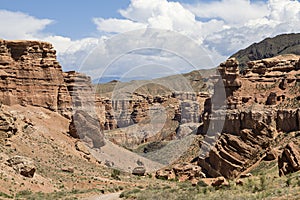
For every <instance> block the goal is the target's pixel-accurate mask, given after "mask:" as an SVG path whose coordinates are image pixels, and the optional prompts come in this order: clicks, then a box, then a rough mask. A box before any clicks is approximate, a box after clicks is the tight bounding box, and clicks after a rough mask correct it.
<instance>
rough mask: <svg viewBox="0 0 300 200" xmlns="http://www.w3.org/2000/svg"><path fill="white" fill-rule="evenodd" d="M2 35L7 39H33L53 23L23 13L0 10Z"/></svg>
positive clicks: (0, 30)
mask: <svg viewBox="0 0 300 200" xmlns="http://www.w3.org/2000/svg"><path fill="white" fill-rule="evenodd" d="M0 19H1V20H0V27H1V29H0V35H1V37H3V38H6V39H17V38H19V39H22V38H26V39H31V38H35V37H37V36H38V35H40V34H41V33H42V31H43V30H44V29H45V27H46V26H47V25H49V24H51V23H52V22H53V21H52V20H50V19H37V18H35V17H32V16H30V15H27V14H25V13H21V12H11V11H7V10H0Z"/></svg>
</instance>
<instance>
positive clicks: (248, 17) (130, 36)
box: [0, 0, 300, 76]
mask: <svg viewBox="0 0 300 200" xmlns="http://www.w3.org/2000/svg"><path fill="white" fill-rule="evenodd" d="M119 13H120V14H121V17H120V18H108V19H104V18H93V22H94V24H95V26H96V27H95V28H97V30H98V31H99V37H97V38H96V37H95V38H82V39H80V40H75V41H74V40H72V39H71V38H68V37H63V36H59V35H54V34H47V33H45V32H44V29H45V27H46V26H48V25H50V24H51V23H52V22H53V21H52V20H50V19H37V18H35V17H32V16H30V15H28V14H24V13H20V12H10V11H5V10H0V26H1V27H6V28H5V29H1V30H0V34H1V37H3V38H4V39H39V40H46V41H49V42H51V43H53V44H54V46H55V48H56V49H57V50H58V53H59V54H58V55H59V60H60V62H61V63H62V65H63V66H64V69H67V70H71V69H78V68H84V70H85V72H87V73H88V74H89V75H92V76H95V74H97V75H98V74H99V73H100V74H101V73H103V72H106V74H107V75H108V76H113V75H118V76H119V75H121V74H122V73H123V72H125V71H128V70H130V67H134V65H135V66H154V65H163V66H166V65H169V66H175V68H176V70H177V71H178V72H186V71H188V70H190V69H191V68H189V67H187V65H186V63H188V62H186V61H187V60H189V59H192V58H195V59H198V61H197V63H196V64H195V66H197V67H201V68H202V67H203V66H204V67H213V66H216V65H217V64H218V63H219V62H221V61H223V60H224V59H226V57H228V56H230V55H231V54H233V53H235V52H236V51H238V50H239V49H241V48H245V47H247V46H248V45H250V44H252V43H253V42H259V41H260V40H262V39H264V38H266V37H272V36H275V35H278V34H282V33H290V32H300V26H299V25H300V2H299V1H298V0H268V1H252V0H251V1H250V0H214V1H205V0H199V1H197V3H195V4H181V3H178V2H173V1H171V0H131V2H130V5H129V6H128V7H127V8H126V9H122V10H119ZM135 30H140V31H135ZM147 30H148V31H147ZM128 31H129V32H128ZM135 34H136V35H135ZM178 35H180V36H181V37H178ZM108 36H112V37H111V38H110V37H108ZM184 38H185V39H184ZM187 40H189V43H188V44H192V45H186V41H187ZM191 41H192V42H191ZM197 49H198V50H197ZM199 49H202V50H204V52H205V53H203V51H202V52H201V53H199ZM170 50H171V51H173V53H172V52H171V51H170ZM174 52H175V53H174ZM178 52H179V53H178ZM204 54H205V55H206V57H207V58H208V57H209V58H210V59H207V58H205V59H204V58H203V57H201V55H204ZM120 55H123V56H122V58H121V59H117V58H118V56H120ZM100 58H101V59H102V60H101V59H100ZM182 58H184V59H186V60H184V59H182ZM99 59H100V60H99ZM116 59H117V62H116ZM211 60H213V61H214V62H211ZM110 62H112V63H113V64H111V63H110ZM200 62H201V63H200ZM79 66H81V67H79ZM83 66H84V67H83ZM107 66H110V67H111V69H110V70H107V68H106V67H107ZM148 68H149V67H148ZM148 68H147V71H149V70H148ZM175 68H174V70H173V71H174V72H175V71H176V70H175ZM153 69H154V67H153ZM95 70H98V71H95ZM142 71H143V70H142ZM157 71H158V70H153V71H152V73H153V74H154V73H157ZM152 73H150V74H152ZM164 73H165V72H164ZM156 75H157V74H156Z"/></svg>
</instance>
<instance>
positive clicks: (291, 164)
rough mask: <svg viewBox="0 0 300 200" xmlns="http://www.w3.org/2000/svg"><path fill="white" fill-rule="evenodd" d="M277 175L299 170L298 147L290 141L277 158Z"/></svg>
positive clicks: (299, 155) (299, 151)
mask: <svg viewBox="0 0 300 200" xmlns="http://www.w3.org/2000/svg"><path fill="white" fill-rule="evenodd" d="M278 168H279V176H282V175H287V174H290V173H293V172H297V171H300V148H299V146H298V145H296V144H295V143H294V142H290V143H289V144H287V145H286V147H285V148H284V150H283V152H282V154H281V155H280V157H279V159H278Z"/></svg>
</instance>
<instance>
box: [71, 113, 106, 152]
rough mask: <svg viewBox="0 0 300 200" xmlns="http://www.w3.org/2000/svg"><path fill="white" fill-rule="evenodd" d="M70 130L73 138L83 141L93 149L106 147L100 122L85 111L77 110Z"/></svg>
mask: <svg viewBox="0 0 300 200" xmlns="http://www.w3.org/2000/svg"><path fill="white" fill-rule="evenodd" d="M69 130H70V131H69V132H70V135H71V136H72V137H74V138H78V139H81V140H83V141H84V142H86V143H88V144H89V146H90V147H91V148H100V147H102V146H104V145H105V141H104V135H103V131H102V130H101V127H100V123H99V120H98V119H97V118H93V117H92V116H90V115H89V114H88V113H87V112H85V111H83V110H77V111H76V112H75V114H74V115H73V116H72V121H71V124H70V128H69Z"/></svg>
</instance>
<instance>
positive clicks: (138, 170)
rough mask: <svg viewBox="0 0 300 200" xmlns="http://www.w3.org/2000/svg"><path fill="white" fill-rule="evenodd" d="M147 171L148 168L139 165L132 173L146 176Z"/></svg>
mask: <svg viewBox="0 0 300 200" xmlns="http://www.w3.org/2000/svg"><path fill="white" fill-rule="evenodd" d="M145 173H146V168H145V167H144V166H139V167H136V168H134V169H133V170H132V174H133V175H136V176H144V175H145Z"/></svg>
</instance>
